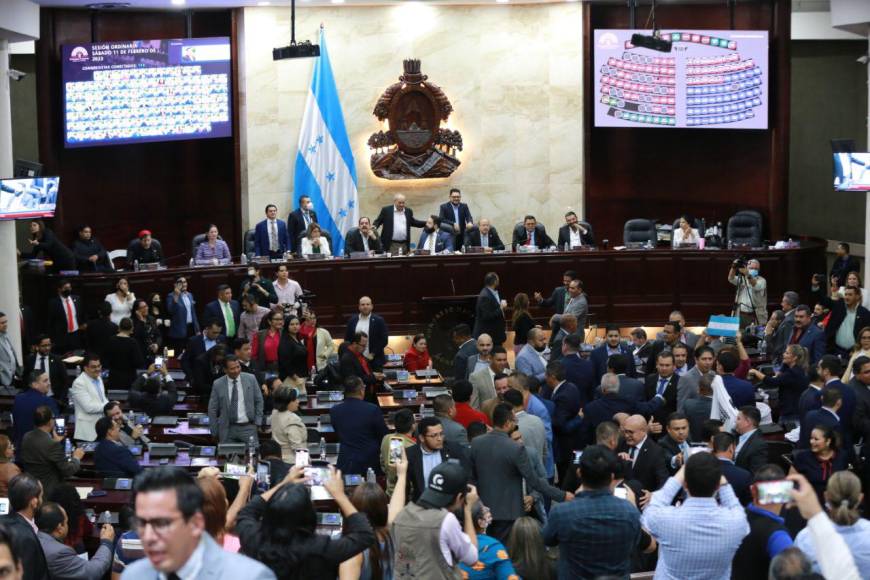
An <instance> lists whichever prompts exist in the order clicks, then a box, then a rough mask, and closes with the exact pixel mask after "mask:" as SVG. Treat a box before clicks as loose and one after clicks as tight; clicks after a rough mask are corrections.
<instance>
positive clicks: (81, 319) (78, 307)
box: [45, 294, 85, 344]
mask: <svg viewBox="0 0 870 580" xmlns="http://www.w3.org/2000/svg"><path fill="white" fill-rule="evenodd" d="M70 298H72V301H73V306H75V311H76V312H75V316H76V322H78V325H79V327H81V325H82V324H84V323H85V308H84V305H83V304H82V299H81V298H80V297H79V296H76V295H75V294H73V295H71V296H70ZM45 315H46V321H47V323H46V330H47V332H48V335H49V336H51V341H52V342H54V343H59V344H64V343H65V342H66V341H65V340H64V339H65V337H66V334H67V325H66V310H65V309H64V306H63V303H62V302H61V300H60V297H59V296H52V297H51V298H49V300H48V307H47V309H46V313H45Z"/></svg>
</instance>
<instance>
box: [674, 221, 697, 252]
mask: <svg viewBox="0 0 870 580" xmlns="http://www.w3.org/2000/svg"><path fill="white" fill-rule="evenodd" d="M671 238H672V239H673V247H675V248H678V247H679V246H680V244H695V245H696V246H697V245H698V239H699V236H698V230H696V229H695V228H693V227H692V226H691V225H690V224H689V220H688V219H687V218H686V216H681V217H680V223H679V227H678V228H677V229H675V230H674V233H673V235H672V236H671Z"/></svg>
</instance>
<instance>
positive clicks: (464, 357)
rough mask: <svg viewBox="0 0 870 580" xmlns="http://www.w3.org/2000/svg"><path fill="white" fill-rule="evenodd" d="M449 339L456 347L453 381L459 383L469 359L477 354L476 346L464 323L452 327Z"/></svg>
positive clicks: (463, 376) (469, 329)
mask: <svg viewBox="0 0 870 580" xmlns="http://www.w3.org/2000/svg"><path fill="white" fill-rule="evenodd" d="M451 338H452V339H453V344H454V346H456V355H455V356H454V357H453V379H454V380H457V381H460V380H463V379H465V374H466V369H467V368H468V359H469V357H471V356H474V355H476V354H477V344H476V343H475V341H474V338H473V337H472V336H471V327H470V326H468V325H467V324H465V323H461V324H457V325H456V326H454V327H453V332H452V337H451Z"/></svg>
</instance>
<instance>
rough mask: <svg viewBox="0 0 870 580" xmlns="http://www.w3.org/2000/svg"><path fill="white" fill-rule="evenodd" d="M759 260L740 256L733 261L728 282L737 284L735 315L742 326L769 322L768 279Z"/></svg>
mask: <svg viewBox="0 0 870 580" xmlns="http://www.w3.org/2000/svg"><path fill="white" fill-rule="evenodd" d="M759 270H761V264H760V263H759V261H758V260H756V259H752V260H747V259H745V258H744V257H742V256H741V257H739V258H737V259H736V260H734V262H732V263H731V269H730V270H728V282H730V283H731V284H733V285H734V286H737V295H736V296H735V297H734V316H739V317H740V328H746V327H747V326H751V325H752V324H766V323H767V280H765V279H764V278H763V277H762V276H761V274H759Z"/></svg>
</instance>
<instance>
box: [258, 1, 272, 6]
mask: <svg viewBox="0 0 870 580" xmlns="http://www.w3.org/2000/svg"><path fill="white" fill-rule="evenodd" d="M270 4H272V3H271V2H257V6H269V5H270Z"/></svg>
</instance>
